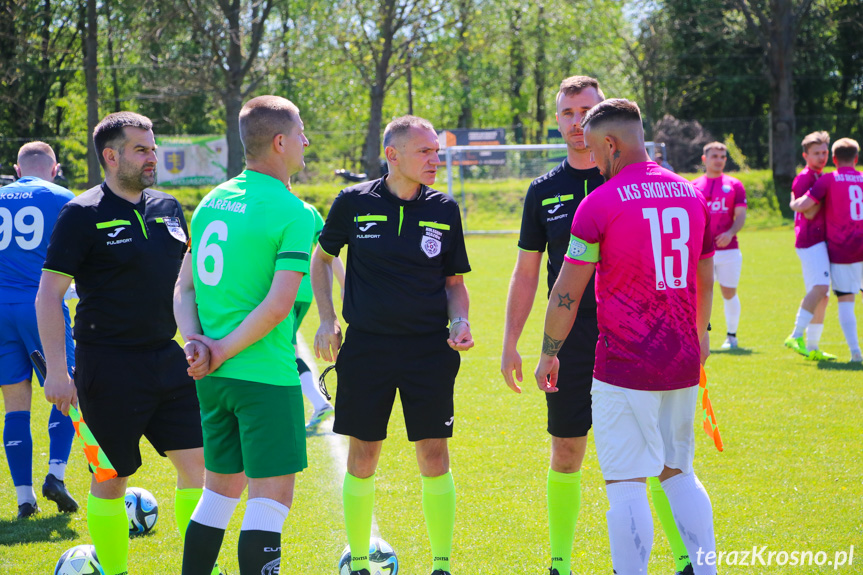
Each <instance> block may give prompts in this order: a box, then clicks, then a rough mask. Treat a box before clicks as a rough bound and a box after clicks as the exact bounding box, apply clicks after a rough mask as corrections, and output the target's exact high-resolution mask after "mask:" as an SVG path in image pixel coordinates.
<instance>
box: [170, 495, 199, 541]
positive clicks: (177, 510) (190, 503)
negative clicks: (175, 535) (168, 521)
mask: <svg viewBox="0 0 863 575" xmlns="http://www.w3.org/2000/svg"><path fill="white" fill-rule="evenodd" d="M203 493H204V490H203V489H195V488H192V489H180V488H177V490H176V491H175V492H174V519H175V520H176V521H177V531H179V532H180V541H185V540H186V528H187V527H188V526H189V521H190V520H191V519H192V513H193V512H194V511H195V507H197V506H198V500H199V499H201V495H202V494H203Z"/></svg>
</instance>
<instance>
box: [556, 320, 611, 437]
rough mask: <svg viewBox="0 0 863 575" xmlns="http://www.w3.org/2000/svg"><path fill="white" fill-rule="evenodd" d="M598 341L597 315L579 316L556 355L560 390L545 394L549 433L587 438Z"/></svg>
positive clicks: (557, 435)
mask: <svg viewBox="0 0 863 575" xmlns="http://www.w3.org/2000/svg"><path fill="white" fill-rule="evenodd" d="M598 338H599V328H598V327H597V325H596V316H595V315H594V316H592V317H591V316H587V317H583V316H582V315H581V313H579V315H578V316H576V318H575V324H573V326H572V331H570V332H569V335H568V336H567V338H566V341H565V342H564V343H563V346H562V347H561V348H560V352H558V354H557V359H558V360H560V371H559V372H558V382H557V387H558V390H559V391H558V392H557V393H546V394H545V401H546V404H547V405H548V432H549V433H550V434H551V435H553V436H554V437H584V436H585V435H587V432H588V431H590V426H591V422H592V419H591V411H590V387H591V385H592V384H593V364H594V361H595V359H596V341H597V339H598Z"/></svg>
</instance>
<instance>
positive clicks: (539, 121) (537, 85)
mask: <svg viewBox="0 0 863 575" xmlns="http://www.w3.org/2000/svg"><path fill="white" fill-rule="evenodd" d="M547 35H548V31H547V26H546V22H545V5H544V4H543V2H542V0H539V1H538V2H537V4H536V28H535V29H534V39H533V42H534V45H535V46H536V57H535V58H534V63H533V87H534V93H535V96H536V102H535V108H536V137H535V138H534V140H533V141H534V143H535V144H541V143H542V141H543V139H544V138H545V134H544V132H545V120H546V110H545V89H546V73H545V70H546V66H545V40H546V36H547Z"/></svg>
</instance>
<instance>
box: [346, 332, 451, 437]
mask: <svg viewBox="0 0 863 575" xmlns="http://www.w3.org/2000/svg"><path fill="white" fill-rule="evenodd" d="M448 333H449V332H448V331H447V330H446V329H444V330H442V331H440V332H438V333H434V334H430V335H414V336H410V335H409V336H404V335H398V336H392V335H377V334H371V333H366V332H361V331H358V330H356V329H353V328H351V327H348V330H347V333H346V334H345V341H344V343H343V344H342V347H341V349H340V350H339V356H338V359H337V360H336V373H337V374H338V388H337V390H336V418H335V422H334V423H333V431H335V432H336V433H339V434H341V435H349V436H351V437H356V438H357V439H360V440H362V441H381V440H383V439H386V436H387V423H388V422H389V419H390V413H391V412H392V407H393V402H394V401H395V397H396V390H398V392H399V397H400V398H401V402H402V410H403V411H404V416H405V427H406V428H407V433H408V440H410V441H420V440H422V439H432V438H443V437H452V431H453V427H454V421H455V418H454V410H453V391H454V389H455V377H456V374H458V368H459V365H460V363H461V356H460V355H459V353H458V352H457V351H455V350H454V349H452V348H450V347H449V345H447V342H446V340H447V337H448Z"/></svg>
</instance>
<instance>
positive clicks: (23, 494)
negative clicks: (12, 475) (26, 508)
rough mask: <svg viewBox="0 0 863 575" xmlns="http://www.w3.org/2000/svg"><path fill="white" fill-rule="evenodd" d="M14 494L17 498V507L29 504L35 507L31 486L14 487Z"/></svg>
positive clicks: (34, 496) (34, 494)
mask: <svg viewBox="0 0 863 575" xmlns="http://www.w3.org/2000/svg"><path fill="white" fill-rule="evenodd" d="M15 494H16V495H17V496H18V505H23V504H25V503H30V504H31V505H36V492H35V491H33V486H32V485H16V486H15Z"/></svg>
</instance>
